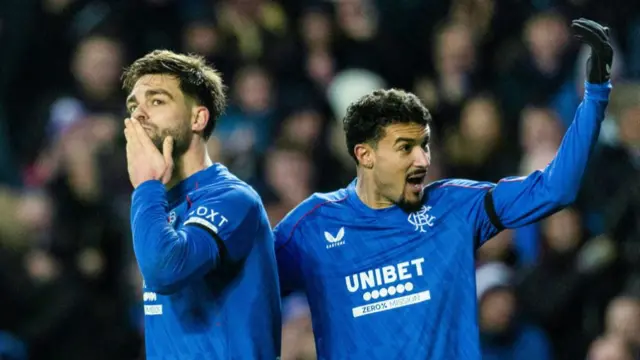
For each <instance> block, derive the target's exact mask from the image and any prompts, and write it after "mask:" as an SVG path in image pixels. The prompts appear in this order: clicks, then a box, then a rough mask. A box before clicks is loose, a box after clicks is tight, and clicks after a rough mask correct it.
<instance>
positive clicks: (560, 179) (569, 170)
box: [541, 83, 611, 206]
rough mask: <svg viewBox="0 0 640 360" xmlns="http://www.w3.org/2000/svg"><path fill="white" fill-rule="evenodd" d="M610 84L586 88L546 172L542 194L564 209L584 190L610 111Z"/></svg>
mask: <svg viewBox="0 0 640 360" xmlns="http://www.w3.org/2000/svg"><path fill="white" fill-rule="evenodd" d="M610 90H611V85H610V83H606V84H600V85H594V84H586V86H585V96H584V100H583V101H582V103H581V104H580V106H579V107H578V110H577V111H576V115H575V117H574V121H573V123H572V124H571V126H570V127H569V129H568V130H567V132H566V134H565V136H564V139H563V141H562V144H561V145H560V148H559V149H558V152H557V155H556V157H555V158H554V159H553V161H552V162H551V163H550V164H549V166H547V168H546V169H545V170H544V172H543V185H542V188H543V189H541V191H545V190H548V192H549V193H548V196H550V197H551V199H550V200H556V201H558V203H559V205H560V206H566V205H569V204H571V203H572V202H573V201H574V200H575V198H576V196H577V194H578V191H579V189H580V185H581V183H582V177H583V175H584V173H585V170H586V168H587V164H588V162H589V158H590V156H591V153H592V151H593V147H594V145H595V144H596V142H597V140H598V135H599V133H600V125H601V123H602V120H603V119H604V113H605V109H606V107H607V103H608V98H609V92H610Z"/></svg>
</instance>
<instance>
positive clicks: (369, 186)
mask: <svg viewBox="0 0 640 360" xmlns="http://www.w3.org/2000/svg"><path fill="white" fill-rule="evenodd" d="M356 194H357V195H358V198H359V199H360V201H362V203H363V204H365V205H367V206H368V207H370V208H372V209H384V208H388V207H391V206H393V205H394V204H393V203H392V202H391V201H389V199H387V198H385V197H384V196H382V195H381V194H380V192H379V191H378V188H377V187H376V185H375V183H374V182H373V179H372V178H371V177H370V176H365V174H364V173H363V171H362V170H358V182H357V183H356Z"/></svg>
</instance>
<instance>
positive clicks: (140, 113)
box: [131, 105, 149, 123]
mask: <svg viewBox="0 0 640 360" xmlns="http://www.w3.org/2000/svg"><path fill="white" fill-rule="evenodd" d="M131 117H132V118H134V119H136V120H138V121H139V122H141V123H143V122H145V121H146V120H147V119H148V118H149V117H148V116H147V113H146V111H145V110H144V108H143V107H142V105H138V106H136V110H135V111H134V112H133V113H132V114H131Z"/></svg>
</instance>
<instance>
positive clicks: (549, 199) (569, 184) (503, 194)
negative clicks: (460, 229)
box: [481, 19, 613, 240]
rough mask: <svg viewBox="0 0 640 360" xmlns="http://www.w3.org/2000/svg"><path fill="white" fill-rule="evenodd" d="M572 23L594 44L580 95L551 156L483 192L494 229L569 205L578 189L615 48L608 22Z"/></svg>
mask: <svg viewBox="0 0 640 360" xmlns="http://www.w3.org/2000/svg"><path fill="white" fill-rule="evenodd" d="M572 27H573V29H574V32H575V34H576V37H578V38H579V39H580V40H582V41H584V42H585V43H587V44H588V45H590V46H591V49H592V52H591V57H590V59H589V63H588V66H587V81H586V82H585V94H584V99H583V101H582V103H581V104H580V105H579V106H578V109H577V111H576V115H575V117H574V120H573V123H572V124H571V126H570V127H569V129H568V130H567V132H566V134H565V136H564V139H563V140H562V143H561V145H560V148H559V149H558V152H557V154H556V156H555V158H554V159H553V160H552V161H551V163H549V165H548V166H547V167H546V168H545V169H544V170H539V171H535V172H533V173H531V174H530V175H529V176H526V177H512V178H505V179H503V180H501V181H500V182H498V184H497V185H496V186H494V187H492V188H491V189H490V190H489V191H487V192H486V194H485V195H484V199H483V206H484V209H485V212H486V216H487V217H488V219H489V220H490V222H491V223H492V224H493V226H494V227H495V228H496V229H497V230H498V231H499V230H502V229H505V228H518V227H521V226H524V225H527V224H530V223H533V222H536V221H538V220H540V219H542V218H544V217H546V216H548V215H550V214H552V213H554V212H556V211H558V210H560V209H562V208H563V207H566V206H568V205H570V204H571V203H573V201H574V200H575V198H576V196H577V194H578V191H579V189H580V186H581V182H582V176H583V174H584V172H585V169H586V167H587V163H588V161H589V157H590V155H591V152H592V150H593V147H594V145H595V144H596V141H597V139H598V134H599V132H600V125H601V123H602V120H603V119H604V115H605V110H606V107H607V104H608V102H609V93H610V91H611V82H610V79H609V73H610V70H611V63H612V59H613V53H612V50H611V46H610V45H609V35H608V29H607V28H604V27H602V26H601V25H599V24H597V23H595V22H593V21H590V20H584V19H580V20H576V21H574V22H573V26H572ZM490 233H491V232H490V231H486V227H485V232H484V236H481V238H483V239H484V240H486V238H487V236H489V235H490Z"/></svg>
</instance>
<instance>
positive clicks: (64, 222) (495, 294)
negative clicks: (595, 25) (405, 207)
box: [0, 0, 640, 360]
mask: <svg viewBox="0 0 640 360" xmlns="http://www.w3.org/2000/svg"><path fill="white" fill-rule="evenodd" d="M581 16H582V17H588V18H591V19H593V20H596V21H598V22H601V23H603V24H606V25H608V26H609V27H610V28H611V30H612V35H613V38H614V41H615V43H614V47H615V51H616V55H615V61H614V64H613V81H614V82H615V89H614V91H613V93H612V98H611V103H610V105H609V111H608V114H607V118H606V120H605V122H604V124H603V126H602V132H601V136H600V138H599V142H598V145H597V146H596V147H595V149H594V156H593V160H592V162H591V165H590V169H589V170H588V171H587V173H586V174H585V181H584V184H583V188H582V189H581V195H580V196H579V198H578V201H577V202H576V204H575V205H574V206H572V207H571V208H567V209H564V210H562V211H561V212H559V213H557V214H556V215H553V216H551V217H549V218H548V219H546V220H544V221H541V222H540V223H538V224H533V225H531V226H527V227H525V228H522V229H517V230H513V231H505V232H503V233H501V234H500V235H498V236H497V237H496V238H495V239H493V240H491V241H490V242H488V243H487V244H486V245H485V246H483V247H482V248H480V249H479V250H478V254H477V266H478V270H477V294H478V301H479V314H478V316H479V325H480V332H481V343H482V352H483V355H484V358H485V359H497V360H499V359H505V360H506V359H519V360H527V359H536V360H546V359H568V360H573V359H585V358H588V359H593V360H601V359H608V360H633V359H640V170H639V169H640V2H637V1H631V0H607V1H599V0H448V1H445V0H335V1H327V0H272V1H270V0H218V1H213V0H4V1H2V2H0V358H1V359H12V360H23V359H27V358H28V359H35V360H40V359H52V360H56V359H65V360H76V359H83V360H86V359H97V360H99V359H105V360H106V359H109V360H112V359H132V360H133V359H141V358H143V342H142V341H143V320H144V319H143V314H142V306H141V304H140V302H141V300H142V296H141V284H140V277H139V274H138V271H137V268H136V265H135V259H134V258H133V255H132V251H131V239H130V232H129V223H128V215H129V214H128V211H129V201H130V194H131V191H132V189H131V185H130V184H129V182H128V177H127V171H126V162H125V154H124V151H123V144H124V140H123V136H122V128H123V119H124V117H125V114H126V112H125V109H124V97H125V96H126V94H124V93H123V91H122V90H121V87H120V79H119V77H120V74H121V70H122V68H123V67H124V66H126V65H127V64H129V63H130V62H132V61H133V60H134V59H136V58H137V57H139V56H142V55H144V54H145V53H147V52H149V51H151V50H154V49H158V48H166V49H171V50H175V51H181V52H190V53H198V54H201V55H203V56H205V57H206V58H207V59H208V60H210V61H211V63H213V64H214V65H215V67H217V68H218V69H219V70H220V71H221V72H222V73H223V76H224V80H225V82H226V84H227V85H228V87H229V98H230V105H229V107H228V109H227V111H226V114H225V115H224V116H222V118H220V119H219V121H218V125H217V128H216V131H215V133H214V137H213V138H212V139H211V141H210V144H209V150H210V154H211V155H212V156H213V158H214V159H215V160H216V161H221V162H222V163H224V164H225V165H227V166H228V167H229V168H230V169H231V171H233V172H234V173H236V174H237V175H238V176H239V177H241V178H242V179H244V180H246V181H247V182H249V183H250V184H251V185H253V186H254V187H255V188H256V189H257V190H258V191H259V192H260V194H261V196H262V198H263V201H264V202H265V205H266V207H267V210H268V214H269V217H270V220H271V222H272V223H273V224H274V225H275V224H276V223H277V222H278V221H279V220H280V219H281V218H282V217H283V216H284V215H285V214H286V213H287V212H288V211H289V210H291V209H292V208H293V207H294V206H296V205H297V204H298V203H299V202H300V201H302V200H303V199H305V198H306V197H307V196H309V195H310V194H311V193H313V192H316V191H330V190H334V189H337V188H340V187H343V186H345V185H346V184H347V183H348V182H349V181H350V180H351V179H352V178H353V177H354V176H355V168H354V164H353V162H352V160H351V158H350V157H349V156H348V153H347V149H346V146H345V144H344V135H343V133H342V129H341V123H340V122H341V119H342V116H343V114H344V112H345V109H346V106H347V104H348V103H349V102H351V101H353V100H355V99H356V98H358V97H359V96H361V95H363V94H365V93H367V92H369V91H371V90H373V89H377V88H381V87H398V88H402V89H406V90H410V91H413V92H415V93H416V94H417V95H418V96H419V97H420V98H421V99H422V100H423V101H424V103H425V104H426V105H427V106H428V108H429V110H430V111H431V113H432V115H433V118H434V123H433V132H432V133H433V136H432V137H433V138H434V144H433V145H432V152H433V154H434V159H433V165H432V167H431V169H430V172H429V177H430V179H431V180H437V179H441V178H446V177H460V178H470V179H475V180H488V181H497V180H499V179H500V178H502V177H504V176H509V175H525V174H528V173H529V172H531V171H532V170H535V169H541V168H544V167H545V165H546V164H547V163H548V162H549V161H550V160H551V159H552V158H553V156H554V155H555V152H556V150H557V148H558V146H559V143H560V141H561V139H562V136H563V134H564V132H565V130H566V128H567V126H568V125H569V124H570V123H571V121H572V119H573V114H574V111H575V109H576V107H577V105H578V104H579V102H580V100H581V97H582V94H583V82H584V68H585V63H586V57H587V56H588V50H587V49H585V48H581V47H579V45H578V44H577V42H575V41H572V38H571V33H570V29H569V28H568V24H569V22H570V20H571V19H573V18H577V17H581ZM256 316H259V315H256ZM283 316H284V329H283V354H282V359H283V360H307V359H309V360H310V359H315V349H314V340H313V331H312V327H311V321H310V317H309V309H308V307H307V304H306V300H305V298H304V296H303V295H301V294H293V295H291V296H288V297H287V298H285V299H284V300H283Z"/></svg>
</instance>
